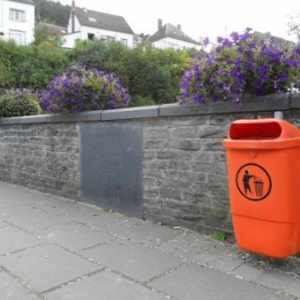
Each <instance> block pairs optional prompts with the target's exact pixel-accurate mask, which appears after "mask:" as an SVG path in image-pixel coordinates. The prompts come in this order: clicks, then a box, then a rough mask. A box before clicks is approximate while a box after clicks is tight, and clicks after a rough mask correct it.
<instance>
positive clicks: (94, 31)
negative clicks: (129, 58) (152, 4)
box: [62, 18, 133, 48]
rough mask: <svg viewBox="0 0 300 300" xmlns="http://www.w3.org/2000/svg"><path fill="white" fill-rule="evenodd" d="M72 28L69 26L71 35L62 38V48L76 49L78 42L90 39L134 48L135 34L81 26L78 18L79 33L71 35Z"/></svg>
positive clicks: (76, 24)
mask: <svg viewBox="0 0 300 300" xmlns="http://www.w3.org/2000/svg"><path fill="white" fill-rule="evenodd" d="M70 28H72V25H71V24H69V26H68V32H70V33H68V34H66V35H64V36H63V37H62V38H63V41H64V44H63V46H62V47H64V48H74V46H75V42H76V40H78V39H79V40H87V39H89V38H94V39H99V40H105V41H118V42H121V43H123V44H125V45H127V46H128V47H130V48H132V47H133V34H127V33H122V32H115V31H109V30H104V29H98V28H93V27H86V26H81V25H80V24H79V22H78V20H77V19H76V18H75V31H77V32H74V33H71V31H69V30H70Z"/></svg>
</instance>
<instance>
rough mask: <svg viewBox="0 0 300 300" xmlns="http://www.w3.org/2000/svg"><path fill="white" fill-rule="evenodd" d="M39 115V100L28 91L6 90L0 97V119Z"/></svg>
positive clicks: (34, 94)
mask: <svg viewBox="0 0 300 300" xmlns="http://www.w3.org/2000/svg"><path fill="white" fill-rule="evenodd" d="M40 113H41V107H40V105H39V98H38V96H37V94H36V93H34V92H31V91H29V90H18V89H17V90H8V91H6V92H5V93H4V94H2V95H0V117H3V118H6V117H17V116H30V115H37V114H40Z"/></svg>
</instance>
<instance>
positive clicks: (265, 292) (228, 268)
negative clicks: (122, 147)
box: [0, 183, 300, 300]
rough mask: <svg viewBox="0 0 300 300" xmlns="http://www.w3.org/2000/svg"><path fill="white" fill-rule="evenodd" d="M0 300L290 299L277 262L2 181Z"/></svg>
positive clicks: (298, 290) (294, 279) (299, 286)
mask: <svg viewBox="0 0 300 300" xmlns="http://www.w3.org/2000/svg"><path fill="white" fill-rule="evenodd" d="M0 238H1V240H0V300H6V299H13V300H19V299H24V300H37V299H51V300H59V299H63V300H67V299H78V300H94V299H97V300H145V299H149V300H162V299H178V300H179V299H180V300H189V299H192V300H198V299H200V300H202V299H204V300H205V299H209V300H211V299H228V300H234V299H236V300H240V299H253V300H259V299H298V297H299V298H300V279H299V276H300V261H299V260H298V259H297V258H289V259H287V260H285V261H284V262H282V263H281V264H280V265H275V264H274V262H272V261H271V260H268V259H264V258H259V257H257V256H254V255H250V254H247V253H244V252H242V251H240V250H238V249H237V248H236V246H235V245H230V244H226V243H220V242H217V241H215V240H213V239H211V238H210V237H207V236H203V235H200V234H198V233H196V232H193V231H189V230H184V229H181V228H170V227H167V226H160V225H158V224H153V223H151V222H146V221H141V220H137V219H133V218H129V217H126V216H124V215H119V214H114V213H107V212H104V211H102V210H100V209H97V208H93V207H88V206H84V205H81V204H78V203H75V202H72V201H66V200H65V199H61V198H58V197H52V196H49V195H44V194H41V193H38V192H33V191H29V190H27V189H24V188H21V187H18V186H14V185H8V184H4V183H0Z"/></svg>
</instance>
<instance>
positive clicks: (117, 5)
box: [60, 0, 300, 41]
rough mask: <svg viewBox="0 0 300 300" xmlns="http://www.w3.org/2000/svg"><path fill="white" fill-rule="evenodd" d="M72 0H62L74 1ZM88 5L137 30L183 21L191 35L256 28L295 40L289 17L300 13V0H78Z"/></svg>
mask: <svg viewBox="0 0 300 300" xmlns="http://www.w3.org/2000/svg"><path fill="white" fill-rule="evenodd" d="M71 2H72V1H71V0H60V3H61V4H64V5H65V4H69V5H71ZM75 5H76V6H78V7H85V8H87V9H91V10H95V11H99V12H104V13H109V14H114V15H119V16H123V17H124V18H125V19H126V21H127V23H128V24H129V25H130V27H131V28H132V30H133V31H134V32H135V33H144V34H154V33H155V32H156V31H157V26H158V25H157V23H158V19H162V22H163V25H164V24H166V23H171V24H173V25H178V24H180V25H181V28H182V31H183V32H184V33H186V34H187V35H188V36H190V37H191V38H193V39H195V40H196V41H199V39H200V38H204V37H207V36H208V37H210V39H212V40H213V39H215V38H216V37H217V36H222V37H225V36H226V35H229V34H230V33H231V32H232V31H237V32H243V31H244V29H245V28H247V27H250V28H252V29H253V30H255V31H260V32H271V34H272V35H274V36H278V37H282V38H286V39H289V40H293V37H292V36H289V35H288V34H287V31H288V26H287V23H288V21H289V20H290V18H289V17H288V16H289V15H291V14H294V13H297V12H299V13H300V0H283V1H280V0H251V1H246V0H205V1H204V0H147V1H146V0H127V1H125V0H106V1H101V0H100V1H97V0H75Z"/></svg>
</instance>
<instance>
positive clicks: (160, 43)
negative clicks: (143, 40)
mask: <svg viewBox="0 0 300 300" xmlns="http://www.w3.org/2000/svg"><path fill="white" fill-rule="evenodd" d="M147 41H148V42H149V43H151V44H152V45H153V46H154V47H156V48H160V49H167V48H175V49H189V48H196V49H197V48H199V47H200V44H199V43H197V42H196V41H195V40H193V39H192V38H190V37H189V36H188V35H186V34H185V33H184V32H183V31H182V30H181V26H180V25H177V26H174V25H172V24H170V23H167V24H165V25H164V26H163V25H162V20H161V19H159V20H158V30H157V32H155V33H154V34H153V35H151V36H150V37H149V38H148V39H147Z"/></svg>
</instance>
